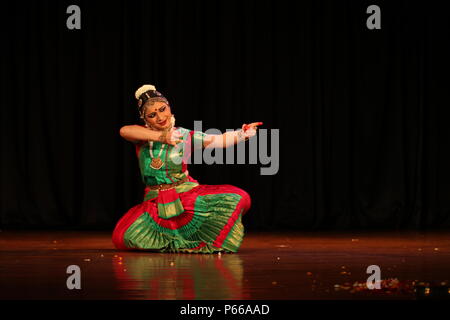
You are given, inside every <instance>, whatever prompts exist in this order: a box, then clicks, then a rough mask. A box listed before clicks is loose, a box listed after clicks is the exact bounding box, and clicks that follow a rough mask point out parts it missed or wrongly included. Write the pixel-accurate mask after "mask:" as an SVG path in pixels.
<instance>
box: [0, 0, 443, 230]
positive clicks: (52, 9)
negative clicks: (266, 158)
mask: <svg viewBox="0 0 450 320" xmlns="http://www.w3.org/2000/svg"><path fill="white" fill-rule="evenodd" d="M442 3H443V1H442V2H432V1H422V3H414V2H411V1H386V2H385V1H370V2H369V1H344V0H342V1H311V0H308V1H298V2H286V1H263V0H258V1H251V0H245V1H230V0H227V1H167V0H164V1H163V0H158V1H133V0H131V1H98V0H96V1H80V0H73V1H72V0H71V1H65V0H64V1H30V2H25V3H23V2H21V1H7V2H2V5H1V12H2V13H1V21H0V23H1V31H0V32H1V42H2V48H1V54H0V59H1V80H0V90H1V92H0V93H1V94H0V103H1V154H2V155H1V215H0V219H1V220H0V223H1V227H2V228H3V229H8V228H29V227H36V228H86V229H88V228H105V229H110V228H112V227H113V226H114V224H115V223H116V222H117V220H118V219H119V218H120V217H121V216H122V215H123V214H124V213H125V212H126V210H128V209H129V208H130V207H132V206H134V205H136V204H137V203H139V201H141V199H142V195H143V185H142V183H141V181H140V176H139V169H138V166H137V160H136V157H135V153H134V149H133V146H132V144H130V143H128V142H126V141H124V140H122V139H121V138H120V136H119V129H120V127H121V126H123V125H126V124H133V123H137V121H138V116H137V110H136V105H135V100H134V97H133V95H134V91H135V90H136V88H138V87H139V86H140V85H142V84H144V83H151V84H155V85H156V87H157V88H158V89H159V90H160V91H161V92H163V93H164V94H165V95H166V96H167V97H168V98H169V100H170V102H171V104H172V105H173V111H174V113H175V115H176V117H177V124H178V125H180V126H183V127H187V128H192V127H193V121H194V120H203V126H204V128H211V127H215V128H219V129H222V130H225V129H226V128H237V127H239V126H240V125H241V124H242V123H244V122H250V121H263V122H264V126H263V127H264V128H268V129H270V128H272V129H280V138H281V142H280V167H279V171H278V173H277V174H276V175H273V176H262V175H260V165H210V166H208V165H191V166H190V172H191V173H192V175H193V176H194V177H195V178H196V179H198V180H199V181H200V182H201V183H206V184H225V183H228V184H233V185H236V186H239V187H241V188H243V189H245V190H246V191H248V192H249V193H250V195H251V196H252V200H253V204H252V209H251V210H250V211H249V213H248V215H247V216H246V217H245V218H244V223H245V225H246V226H247V228H248V229H249V230H262V229H269V230H274V229H280V228H288V227H289V228H294V229H298V230H318V229H331V230H340V229H348V228H353V229H373V228H394V229H396V228H397V229H398V228H413V229H420V228H431V227H448V226H450V219H449V214H450V197H449V192H450V169H449V165H448V164H449V163H450V151H449V147H450V141H449V134H450V129H449V127H448V125H447V123H448V115H449V113H448V111H447V109H448V108H449V106H448V99H447V95H448V83H449V81H448V79H447V77H448V72H449V65H450V62H449V58H448V57H450V52H449V49H448V46H447V45H446V42H448V39H449V38H450V37H449V33H450V32H449V31H450V28H449V20H448V13H447V11H446V10H445V8H443V7H442ZM71 4H77V5H79V6H80V8H81V30H68V29H67V28H66V19H67V17H68V16H69V15H68V14H66V8H67V7H68V6H69V5H71ZM371 4H377V5H379V6H380V8H381V19H382V21H381V23H382V25H381V26H382V29H381V30H368V29H367V27H366V19H367V17H368V16H369V15H368V14H367V13H366V9H367V7H368V6H369V5H371Z"/></svg>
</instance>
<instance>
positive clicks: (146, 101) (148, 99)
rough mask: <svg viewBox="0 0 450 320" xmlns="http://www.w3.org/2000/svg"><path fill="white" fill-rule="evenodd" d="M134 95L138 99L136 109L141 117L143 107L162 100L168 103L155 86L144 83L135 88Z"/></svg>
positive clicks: (143, 110) (142, 115)
mask: <svg viewBox="0 0 450 320" xmlns="http://www.w3.org/2000/svg"><path fill="white" fill-rule="evenodd" d="M134 96H135V97H136V100H138V109H139V114H140V116H141V118H143V117H144V112H145V108H146V107H147V106H151V105H153V104H154V103H155V102H164V103H167V104H168V105H169V101H167V99H166V98H165V97H164V96H163V95H162V94H161V93H160V92H158V91H156V88H155V86H153V85H151V84H146V85H143V86H142V87H140V88H139V89H137V90H136V92H135V94H134Z"/></svg>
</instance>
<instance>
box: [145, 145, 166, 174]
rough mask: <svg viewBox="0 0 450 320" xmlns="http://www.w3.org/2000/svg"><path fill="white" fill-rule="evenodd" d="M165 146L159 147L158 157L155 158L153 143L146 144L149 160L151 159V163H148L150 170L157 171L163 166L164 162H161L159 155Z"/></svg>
mask: <svg viewBox="0 0 450 320" xmlns="http://www.w3.org/2000/svg"><path fill="white" fill-rule="evenodd" d="M165 146H166V144H163V146H162V147H161V150H159V153H158V156H157V157H156V158H154V157H153V151H152V149H153V141H149V142H148V151H149V153H150V158H151V159H152V162H150V168H152V169H155V170H159V169H161V167H162V166H163V165H164V162H163V161H162V160H161V154H162V152H163V150H164V148H165Z"/></svg>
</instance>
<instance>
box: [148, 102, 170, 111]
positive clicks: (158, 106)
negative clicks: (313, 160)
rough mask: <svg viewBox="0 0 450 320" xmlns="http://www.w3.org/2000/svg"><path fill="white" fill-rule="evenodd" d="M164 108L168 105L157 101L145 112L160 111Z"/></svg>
mask: <svg viewBox="0 0 450 320" xmlns="http://www.w3.org/2000/svg"><path fill="white" fill-rule="evenodd" d="M163 106H167V104H166V103H165V102H160V101H157V102H155V103H153V104H152V105H151V106H148V107H147V108H146V110H145V111H147V112H154V111H158V109H159V108H161V107H163Z"/></svg>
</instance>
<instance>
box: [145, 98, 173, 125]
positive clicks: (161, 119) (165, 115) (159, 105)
mask: <svg viewBox="0 0 450 320" xmlns="http://www.w3.org/2000/svg"><path fill="white" fill-rule="evenodd" d="M171 117H172V112H171V111H170V107H169V105H168V104H167V103H165V102H160V101H157V102H155V103H153V104H152V105H150V106H148V107H146V108H145V112H144V120H145V122H147V124H148V125H149V126H151V127H153V128H155V129H157V130H164V129H167V128H168V127H170V123H171V119H170V118H171Z"/></svg>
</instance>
